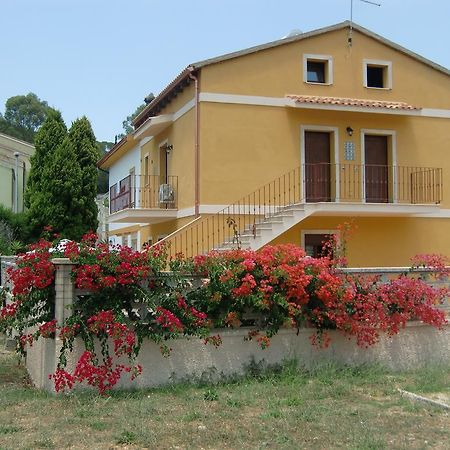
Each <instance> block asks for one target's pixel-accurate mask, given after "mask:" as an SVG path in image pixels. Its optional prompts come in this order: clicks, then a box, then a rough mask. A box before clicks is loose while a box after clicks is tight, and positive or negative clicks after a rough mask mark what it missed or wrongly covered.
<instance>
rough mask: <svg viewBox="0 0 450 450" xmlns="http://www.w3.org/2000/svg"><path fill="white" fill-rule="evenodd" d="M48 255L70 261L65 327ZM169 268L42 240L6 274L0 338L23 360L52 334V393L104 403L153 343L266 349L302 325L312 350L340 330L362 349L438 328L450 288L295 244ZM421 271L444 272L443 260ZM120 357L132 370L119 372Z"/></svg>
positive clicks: (133, 256) (146, 254)
mask: <svg viewBox="0 0 450 450" xmlns="http://www.w3.org/2000/svg"><path fill="white" fill-rule="evenodd" d="M55 256H65V257H68V258H70V259H71V261H72V262H73V263H74V269H73V272H72V277H73V281H74V284H75V287H76V288H77V289H82V290H83V291H82V295H80V296H78V300H75V302H74V304H73V307H72V313H71V315H70V317H69V318H68V319H66V320H65V321H64V323H62V324H59V323H57V322H56V320H55V319H54V301H55V290H54V278H55V269H54V266H53V264H52V262H51V259H52V258H53V257H55ZM166 259H167V255H166V252H165V249H164V247H161V246H154V247H151V248H147V249H145V250H144V251H142V252H136V251H133V250H132V249H130V248H128V247H123V246H115V247H113V248H111V247H110V246H109V245H108V244H104V243H98V242H97V241H96V236H95V235H86V236H85V237H84V238H83V240H82V241H81V242H80V243H76V242H66V243H65V245H63V246H62V245H60V246H55V244H52V243H51V242H49V241H46V240H41V241H39V242H38V243H36V244H35V245H33V246H32V247H31V248H30V251H29V252H27V253H25V254H23V255H21V256H20V257H19V260H18V267H17V269H15V270H13V271H11V273H10V275H11V278H12V280H13V283H14V290H13V295H14V301H13V302H12V303H10V304H8V305H7V306H5V307H4V308H2V309H1V310H0V331H1V330H11V329H16V330H18V332H19V334H20V339H19V349H20V350H21V351H24V350H25V348H26V346H27V345H32V343H33V341H34V340H36V339H38V338H39V337H44V338H51V337H53V336H55V335H56V334H58V336H59V337H60V338H61V339H62V341H63V348H62V352H61V356H60V360H59V364H58V368H57V370H56V372H55V373H54V374H52V375H51V377H52V379H53V380H54V383H55V388H56V390H57V391H59V390H62V389H65V388H71V387H72V386H74V384H75V383H81V382H86V383H87V384H89V385H92V386H95V387H97V388H98V390H99V392H100V393H104V392H106V391H107V390H109V389H111V388H112V387H113V386H114V385H115V384H116V383H117V381H118V380H119V379H120V377H121V376H122V374H123V373H129V375H130V376H131V378H132V379H133V378H134V377H136V376H138V375H139V374H140V372H141V370H142V369H141V367H140V366H139V365H138V364H137V363H136V357H137V356H138V355H139V351H140V347H141V344H142V342H143V340H144V339H151V340H153V341H155V342H157V343H159V344H160V348H161V352H162V354H163V355H164V356H168V355H169V354H170V350H171V349H170V348H169V347H168V345H167V344H166V341H167V340H169V339H173V338H177V337H180V336H198V337H200V338H202V339H204V341H205V344H206V343H211V344H213V345H216V346H219V345H220V344H221V338H220V336H219V335H211V334H210V333H211V330H212V329H213V328H217V327H219V328H220V327H234V328H236V327H240V326H243V325H252V327H251V328H250V329H249V332H248V336H247V339H254V340H256V341H257V342H258V343H259V345H260V346H261V347H262V348H266V347H268V346H269V345H270V339H271V337H272V336H274V335H275V334H276V333H277V332H278V330H279V329H280V328H281V327H293V328H296V329H299V328H300V327H303V326H309V327H313V328H314V329H315V334H314V335H313V336H312V343H313V344H315V345H319V346H326V345H328V343H329V336H328V335H327V331H328V330H330V329H335V330H338V331H340V332H342V333H344V334H346V335H348V336H351V337H354V338H356V341H357V344H358V345H360V346H362V347H367V346H369V345H373V344H375V343H376V342H377V341H378V339H379V336H380V333H382V332H386V333H388V334H390V335H393V334H396V333H398V332H399V330H400V329H401V328H402V327H404V326H405V325H406V322H407V321H408V320H411V319H419V320H421V321H423V322H425V323H428V324H430V325H433V326H435V327H438V328H440V327H442V325H443V324H444V323H445V316H444V313H443V312H442V311H440V310H438V309H436V305H437V304H439V303H440V302H441V301H442V300H443V299H444V297H445V296H446V295H447V294H448V291H447V290H445V289H440V290H439V289H435V288H433V287H431V286H429V285H428V284H426V283H425V282H424V281H423V280H422V279H420V278H417V276H410V274H402V275H401V276H400V277H398V278H397V279H394V280H392V281H389V282H388V283H381V282H380V280H379V278H377V277H369V278H363V277H355V276H350V275H348V274H346V273H345V272H343V271H340V270H339V269H337V268H336V267H335V261H334V260H332V259H331V258H329V257H324V258H318V259H315V258H310V257H308V256H306V255H305V253H304V251H303V250H302V249H301V248H299V247H296V246H294V245H279V246H267V247H265V248H263V249H262V250H260V251H258V252H254V251H250V250H233V251H227V252H220V253H218V252H211V253H209V254H207V255H202V256H198V257H195V258H193V259H185V258H183V257H182V256H179V257H177V258H176V259H175V260H173V261H170V267H171V268H172V270H173V272H172V273H171V275H170V276H168V275H167V274H166V273H164V272H163V269H164V268H165V267H166V264H167V261H166ZM422 260H423V258H422V259H421V261H422ZM426 261H428V263H432V264H433V267H434V268H438V269H439V270H440V272H443V271H446V268H445V263H444V262H443V258H442V257H440V258H438V257H428V258H426ZM415 263H416V264H418V263H417V260H416V261H415ZM186 274H188V275H186ZM195 280H197V282H196V283H194V284H193V281H195ZM33 326H34V327H35V330H36V331H34V332H33V333H32V334H31V333H29V329H30V327H33ZM76 336H80V337H81V338H82V339H83V341H84V344H85V352H84V353H83V354H82V355H81V357H80V359H79V361H78V363H77V365H76V368H75V370H74V371H73V373H69V372H68V371H67V370H66V355H67V352H70V351H71V350H72V347H73V342H74V339H75V337H76ZM96 341H99V343H100V347H101V355H97V353H96V348H95V342H96ZM110 347H111V348H110ZM111 354H112V355H111ZM124 356H125V357H126V358H128V362H127V364H122V363H119V362H118V361H119V359H118V358H119V357H124ZM120 361H123V359H122V358H121V359H120Z"/></svg>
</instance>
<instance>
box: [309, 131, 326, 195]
mask: <svg viewBox="0 0 450 450" xmlns="http://www.w3.org/2000/svg"><path fill="white" fill-rule="evenodd" d="M304 138H305V171H304V174H305V197H306V201H307V202H330V201H331V156H330V150H331V145H330V139H331V133H329V132H323V131H305V134H304Z"/></svg>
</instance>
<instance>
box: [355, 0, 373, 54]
mask: <svg viewBox="0 0 450 450" xmlns="http://www.w3.org/2000/svg"><path fill="white" fill-rule="evenodd" d="M359 1H360V2H362V3H367V4H369V5H373V6H381V3H377V2H373V1H371V0H359ZM352 35H353V0H350V31H349V33H348V45H349V47H351V46H352Z"/></svg>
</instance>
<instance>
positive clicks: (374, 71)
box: [367, 66, 386, 88]
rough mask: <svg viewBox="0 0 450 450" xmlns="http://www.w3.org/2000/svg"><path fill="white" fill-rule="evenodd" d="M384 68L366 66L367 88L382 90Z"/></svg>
mask: <svg viewBox="0 0 450 450" xmlns="http://www.w3.org/2000/svg"><path fill="white" fill-rule="evenodd" d="M385 69H386V67H381V66H367V87H375V88H384V87H385V85H384V71H385Z"/></svg>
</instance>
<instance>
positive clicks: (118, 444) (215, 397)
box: [0, 352, 450, 450]
mask: <svg viewBox="0 0 450 450" xmlns="http://www.w3.org/2000/svg"><path fill="white" fill-rule="evenodd" d="M253 372H254V373H253V374H252V375H251V376H250V375H249V376H248V377H246V378H245V379H241V380H238V381H234V382H228V383H226V384H225V383H224V384H220V385H215V386H213V385H203V386H200V385H178V386H175V387H171V388H165V389H152V390H145V391H139V392H123V391H122V392H115V393H113V394H112V395H111V396H109V397H99V396H97V395H94V394H92V393H86V392H84V393H81V392H79V393H76V394H70V395H65V396H57V397H55V396H52V395H49V394H46V393H43V392H39V391H36V390H34V389H32V388H31V387H30V386H29V385H28V384H27V382H26V376H25V371H24V369H23V367H21V366H18V365H17V359H16V358H15V357H14V356H13V355H12V354H10V353H4V352H3V353H1V354H0V449H2V450H3V449H14V450H16V449H44V448H49V449H69V448H70V449H113V448H129V449H142V448H152V449H153V448H157V449H171V448H172V449H200V448H203V449H241V448H242V449H247V448H248V449H255V448H261V449H263V448H270V449H277V448H287V449H301V448H305V449H316V448H317V449H324V448H326V449H330V448H349V449H383V448H386V449H392V448H404V449H422V448H436V449H447V448H448V443H449V442H450V418H449V416H448V414H446V412H445V411H442V410H438V409H434V408H432V407H426V406H423V405H416V404H413V403H411V402H409V401H408V400H406V399H403V398H402V397H401V396H400V394H399V393H398V392H397V388H398V387H400V388H403V389H407V390H409V391H414V392H417V393H421V394H422V395H424V394H426V393H427V392H429V393H431V392H432V393H437V392H444V393H445V392H447V393H448V392H449V389H450V370H449V367H441V368H433V369H428V370H423V371H416V372H410V373H401V374H392V373H388V372H386V371H384V370H382V369H380V368H377V367H363V368H358V369H348V368H347V369H345V368H338V367H336V366H331V365H330V366H329V367H322V368H320V369H317V370H315V371H312V372H311V371H309V372H306V371H301V370H298V369H296V368H295V367H293V366H292V365H286V366H285V367H283V368H282V369H281V370H279V371H278V372H271V373H265V374H258V373H257V372H258V370H254V371H253ZM255 372H256V374H255Z"/></svg>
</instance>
